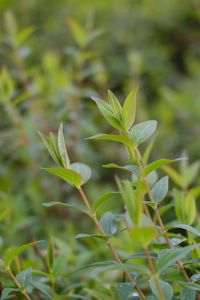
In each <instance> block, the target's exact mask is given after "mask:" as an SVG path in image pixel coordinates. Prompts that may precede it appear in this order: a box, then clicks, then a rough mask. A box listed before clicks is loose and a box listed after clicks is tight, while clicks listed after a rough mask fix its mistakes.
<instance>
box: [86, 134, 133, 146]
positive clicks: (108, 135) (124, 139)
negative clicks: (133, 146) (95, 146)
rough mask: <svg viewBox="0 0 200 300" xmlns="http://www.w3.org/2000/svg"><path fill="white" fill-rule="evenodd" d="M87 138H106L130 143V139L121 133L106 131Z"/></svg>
mask: <svg viewBox="0 0 200 300" xmlns="http://www.w3.org/2000/svg"><path fill="white" fill-rule="evenodd" d="M87 140H105V141H113V142H118V143H122V144H124V145H130V142H131V141H130V139H129V138H127V137H124V136H121V135H117V134H106V133H100V134H96V135H93V136H91V137H89V138H87Z"/></svg>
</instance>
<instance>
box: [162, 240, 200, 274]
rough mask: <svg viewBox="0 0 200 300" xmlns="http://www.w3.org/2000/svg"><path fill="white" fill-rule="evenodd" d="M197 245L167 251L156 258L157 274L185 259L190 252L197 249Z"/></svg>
mask: <svg viewBox="0 0 200 300" xmlns="http://www.w3.org/2000/svg"><path fill="white" fill-rule="evenodd" d="M199 245H200V244H196V245H190V246H186V247H181V248H177V249H172V250H167V252H165V253H164V254H163V255H162V256H160V257H159V258H158V261H157V269H158V271H159V273H162V272H164V271H165V270H166V269H167V268H168V267H169V266H172V265H173V264H174V263H175V262H177V261H179V260H181V259H183V258H185V257H186V256H187V255H188V254H189V253H190V252H191V251H192V250H194V249H196V248H198V247H199Z"/></svg>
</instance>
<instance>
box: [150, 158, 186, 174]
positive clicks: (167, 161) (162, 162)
mask: <svg viewBox="0 0 200 300" xmlns="http://www.w3.org/2000/svg"><path fill="white" fill-rule="evenodd" d="M182 159H185V158H177V159H159V160H156V161H154V162H152V163H150V164H149V165H147V166H146V167H145V175H148V174H149V173H151V172H152V171H154V170H157V169H158V168H160V167H163V166H165V165H168V164H171V163H173V162H176V161H179V160H182Z"/></svg>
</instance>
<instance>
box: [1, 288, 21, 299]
mask: <svg viewBox="0 0 200 300" xmlns="http://www.w3.org/2000/svg"><path fill="white" fill-rule="evenodd" d="M18 291H19V289H17V288H4V289H3V291H2V294H1V298H0V299H1V300H7V299H10V297H9V296H10V294H11V293H12V292H18Z"/></svg>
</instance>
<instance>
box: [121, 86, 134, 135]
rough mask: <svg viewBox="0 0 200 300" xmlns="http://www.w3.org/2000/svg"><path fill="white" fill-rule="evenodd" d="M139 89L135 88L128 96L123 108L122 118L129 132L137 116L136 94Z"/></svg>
mask: <svg viewBox="0 0 200 300" xmlns="http://www.w3.org/2000/svg"><path fill="white" fill-rule="evenodd" d="M137 91H138V87H136V88H134V89H133V90H132V91H131V92H130V93H129V95H128V96H127V98H126V100H125V102H124V105H123V108H122V118H123V123H124V128H125V129H126V130H129V129H130V128H131V126H133V123H134V121H135V116H136V94H137Z"/></svg>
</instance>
